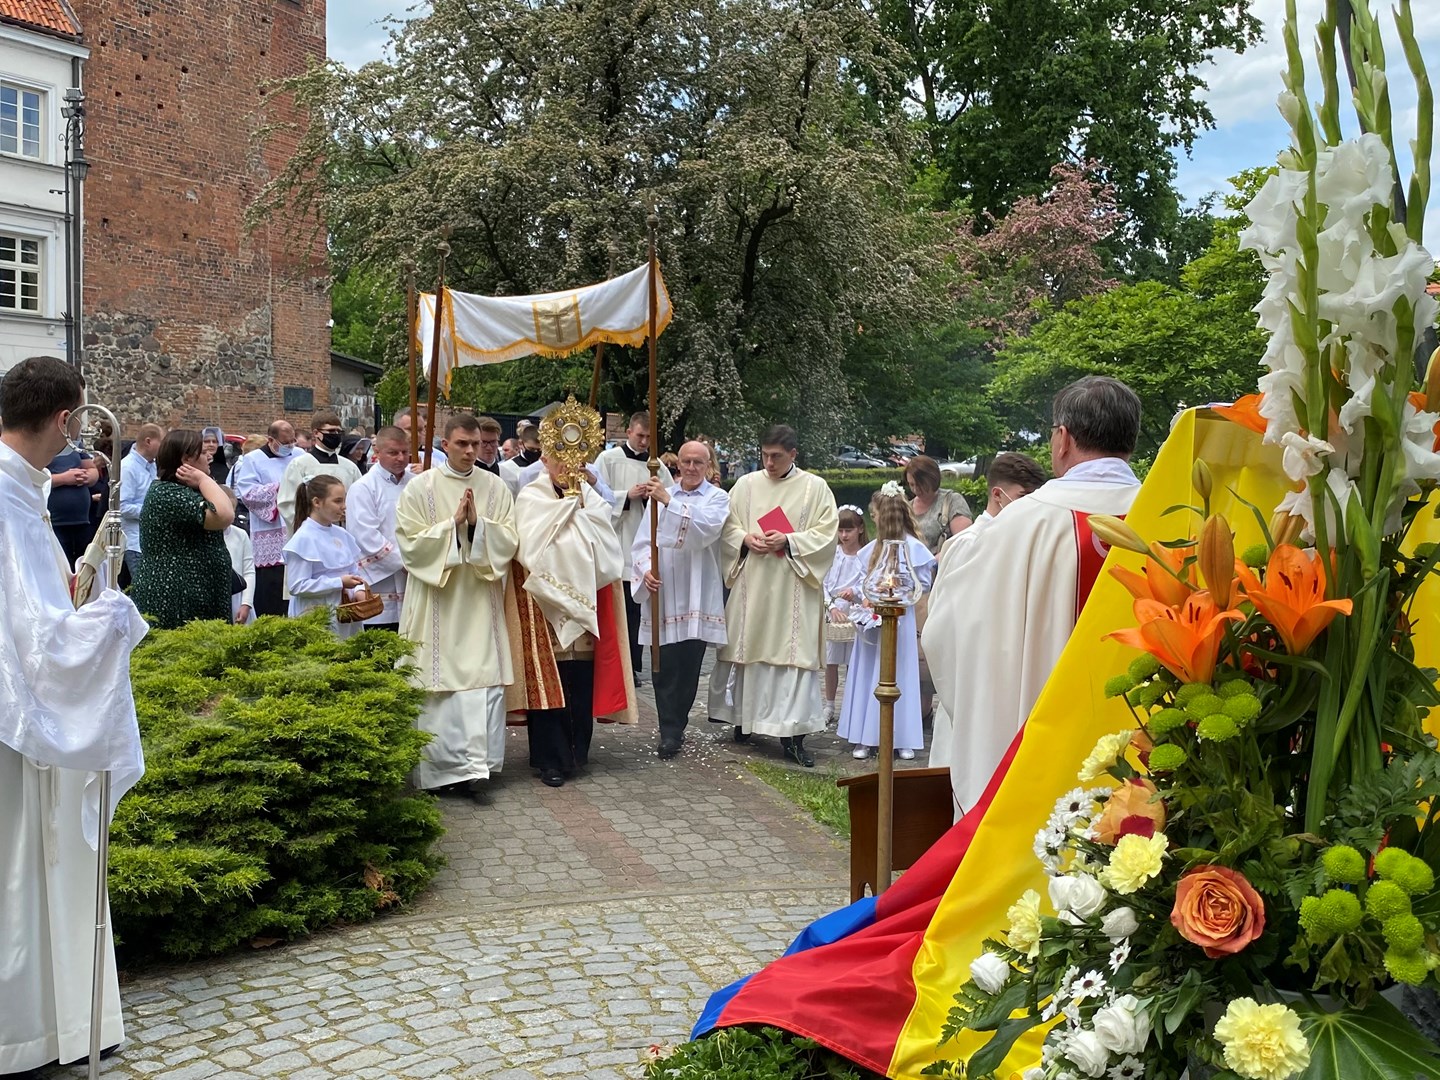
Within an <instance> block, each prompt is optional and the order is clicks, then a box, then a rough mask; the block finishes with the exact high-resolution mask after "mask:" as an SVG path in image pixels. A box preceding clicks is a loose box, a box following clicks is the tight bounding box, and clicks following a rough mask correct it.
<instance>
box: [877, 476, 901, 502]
mask: <svg viewBox="0 0 1440 1080" xmlns="http://www.w3.org/2000/svg"><path fill="white" fill-rule="evenodd" d="M880 494H881V495H888V496H890V498H892V499H903V498H904V497H905V489H904V488H902V487H901V486H900V481H898V480H886V481H885V483H883V484H881V485H880Z"/></svg>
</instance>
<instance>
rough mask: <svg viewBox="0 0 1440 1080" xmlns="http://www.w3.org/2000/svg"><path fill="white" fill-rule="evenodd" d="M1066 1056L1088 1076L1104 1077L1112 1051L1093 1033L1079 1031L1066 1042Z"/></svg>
mask: <svg viewBox="0 0 1440 1080" xmlns="http://www.w3.org/2000/svg"><path fill="white" fill-rule="evenodd" d="M1065 1056H1066V1057H1067V1058H1069V1059H1070V1063H1071V1064H1072V1065H1074V1066H1075V1067H1076V1068H1077V1069H1079V1070H1080V1071H1081V1072H1082V1073H1084V1074H1085V1075H1086V1076H1096V1077H1099V1076H1104V1075H1105V1067H1106V1066H1107V1065H1109V1064H1110V1051H1109V1050H1106V1049H1105V1044H1104V1043H1102V1042H1101V1041H1100V1036H1098V1035H1096V1034H1095V1032H1093V1031H1077V1032H1076V1033H1075V1034H1074V1035H1071V1036H1070V1037H1069V1038H1068V1039H1066V1040H1065Z"/></svg>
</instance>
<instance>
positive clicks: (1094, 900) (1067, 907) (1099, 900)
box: [1050, 874, 1109, 919]
mask: <svg viewBox="0 0 1440 1080" xmlns="http://www.w3.org/2000/svg"><path fill="white" fill-rule="evenodd" d="M1108 898H1109V897H1108V894H1107V893H1106V892H1105V887H1104V886H1103V885H1101V884H1100V883H1099V882H1098V881H1096V880H1095V879H1094V878H1093V877H1090V876H1089V875H1086V874H1070V875H1066V876H1064V877H1056V878H1051V879H1050V903H1052V904H1053V905H1055V910H1056V911H1057V912H1061V913H1063V912H1067V911H1068V912H1073V913H1074V914H1075V915H1077V916H1078V917H1079V918H1081V919H1088V918H1090V917H1091V916H1092V915H1097V914H1099V912H1100V909H1101V908H1103V907H1104V906H1105V901H1106V900H1107V899H1108Z"/></svg>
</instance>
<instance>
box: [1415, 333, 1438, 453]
mask: <svg viewBox="0 0 1440 1080" xmlns="http://www.w3.org/2000/svg"><path fill="white" fill-rule="evenodd" d="M1436 353H1437V354H1440V349H1437V350H1436ZM1409 396H1410V404H1411V405H1414V406H1415V411H1416V412H1425V411H1426V408H1427V399H1426V396H1425V391H1424V390H1411V391H1410V395H1409ZM1431 432H1432V433H1433V434H1434V436H1435V445H1434V446H1433V447H1431V449H1432V450H1435V451H1440V420H1437V421H1435V426H1434V427H1433V428H1432V429H1431Z"/></svg>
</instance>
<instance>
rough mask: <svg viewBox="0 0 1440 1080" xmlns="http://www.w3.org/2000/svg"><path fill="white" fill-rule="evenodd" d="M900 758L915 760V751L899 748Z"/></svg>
mask: <svg viewBox="0 0 1440 1080" xmlns="http://www.w3.org/2000/svg"><path fill="white" fill-rule="evenodd" d="M900 760H901V761H914V760H915V751H914V750H901V751H900Z"/></svg>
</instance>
